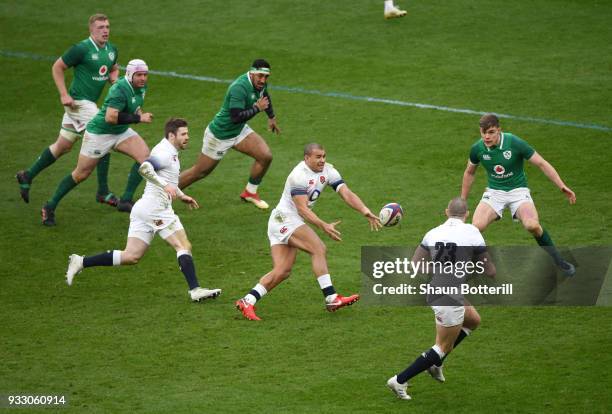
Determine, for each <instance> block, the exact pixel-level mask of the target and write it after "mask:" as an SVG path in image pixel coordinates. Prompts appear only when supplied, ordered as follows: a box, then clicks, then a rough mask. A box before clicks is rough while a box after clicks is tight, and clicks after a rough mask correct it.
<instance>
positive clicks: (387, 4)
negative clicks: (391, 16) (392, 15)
mask: <svg viewBox="0 0 612 414" xmlns="http://www.w3.org/2000/svg"><path fill="white" fill-rule="evenodd" d="M394 7H395V6H394V5H393V0H385V12H388V11H389V10H390V9H392V8H394Z"/></svg>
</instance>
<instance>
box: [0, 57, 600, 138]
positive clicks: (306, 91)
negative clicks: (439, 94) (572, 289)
mask: <svg viewBox="0 0 612 414" xmlns="http://www.w3.org/2000/svg"><path fill="white" fill-rule="evenodd" d="M0 56H4V57H14V58H20V59H30V60H44V61H55V60H56V59H57V58H54V57H51V56H43V55H38V54H36V53H28V52H12V51H8V50H0ZM121 68H122V69H125V68H124V67H121ZM149 72H150V73H152V74H154V75H158V76H165V77H169V78H179V79H190V80H196V81H200V82H211V83H222V84H230V83H232V82H233V80H229V79H219V78H215V77H212V76H200V75H190V74H185V73H177V72H174V71H162V70H150V71H149ZM270 89H271V90H277V91H284V92H291V93H299V94H307V95H317V96H324V97H327V98H340V99H347V100H352V101H361V102H373V103H382V104H387V105H396V106H408V107H412V108H420V109H433V110H437V111H444V112H454V113H460V114H468V115H484V114H485V113H486V112H483V111H475V110H473V109H465V108H452V107H449V106H440V105H431V104H424V103H417V102H408V101H400V100H397V99H386V98H375V97H371V96H359V95H351V94H348V93H342V92H322V91H317V90H314V89H303V88H295V87H290V86H281V85H270ZM496 114H497V116H498V117H500V118H507V119H516V120H518V121H526V122H533V123H537V124H548V125H558V126H565V127H573V128H581V129H593V130H597V131H605V132H612V127H608V126H605V125H597V124H584V123H580V122H573V121H561V120H556V119H546V118H535V117H532V116H523V115H511V114H500V113H497V112H496Z"/></svg>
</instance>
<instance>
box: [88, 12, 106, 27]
mask: <svg viewBox="0 0 612 414" xmlns="http://www.w3.org/2000/svg"><path fill="white" fill-rule="evenodd" d="M105 20H108V17H106V15H105V14H102V13H96V14H94V15H92V16H89V25H90V26H91V25H92V24H94V23H95V22H98V21H105Z"/></svg>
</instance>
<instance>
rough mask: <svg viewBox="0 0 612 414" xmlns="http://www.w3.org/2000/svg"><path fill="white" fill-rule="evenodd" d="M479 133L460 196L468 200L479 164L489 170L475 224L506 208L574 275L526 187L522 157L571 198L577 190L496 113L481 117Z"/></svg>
mask: <svg viewBox="0 0 612 414" xmlns="http://www.w3.org/2000/svg"><path fill="white" fill-rule="evenodd" d="M480 136H481V137H482V139H480V140H478V141H477V142H476V143H475V144H474V145H472V149H471V151H470V157H469V159H468V164H467V168H466V169H465V172H464V173H463V182H462V184H461V198H463V199H464V200H467V198H468V195H469V194H470V189H471V187H472V184H473V182H474V177H475V174H476V168H478V165H479V164H482V166H483V167H484V168H485V171H486V172H487V181H488V187H487V188H486V190H485V192H484V194H483V195H482V199H481V200H480V203H479V204H478V207H476V211H475V212H474V217H473V219H472V224H474V225H475V226H476V227H478V229H479V230H480V231H481V232H484V231H485V230H486V228H487V227H488V226H489V224H491V223H492V222H493V221H495V220H499V219H500V218H501V217H502V213H503V211H504V210H505V209H506V208H509V209H510V213H511V214H512V218H513V219H518V220H520V222H521V223H522V224H523V227H525V230H527V231H528V232H529V233H531V234H532V235H533V237H534V238H535V239H536V242H537V243H538V244H539V245H540V246H541V247H542V248H543V249H544V250H546V252H547V253H548V254H549V255H550V256H551V257H552V258H553V260H554V261H555V264H556V265H557V266H558V267H559V268H560V269H561V270H562V271H563V273H565V274H566V275H567V276H573V275H574V274H575V273H576V268H575V267H574V265H573V264H571V263H570V262H568V261H566V260H564V259H563V258H562V257H561V254H560V253H559V251H558V250H557V248H556V247H555V245H554V243H553V241H552V239H551V237H550V235H549V234H548V232H547V231H546V230H545V229H544V228H543V227H542V226H541V225H540V221H539V218H538V211H537V210H536V207H535V204H534V203H533V200H532V198H531V194H530V191H529V188H527V177H526V175H525V171H524V169H523V161H524V160H528V161H529V162H531V163H532V164H533V165H535V166H537V167H538V168H539V169H540V170H542V172H543V173H544V175H546V176H547V177H548V179H549V180H550V181H552V182H553V184H555V185H556V186H557V187H558V188H559V190H561V192H562V193H563V194H564V195H565V196H566V197H567V198H568V200H569V203H570V204H574V203H576V194H574V192H573V191H572V190H571V189H570V188H569V187H568V186H567V185H565V183H564V182H563V180H562V179H561V177H560V176H559V174H558V173H557V170H555V168H554V167H553V166H552V165H551V164H550V163H549V162H548V161H546V160H545V159H544V158H542V156H541V155H540V154H538V153H537V152H536V151H535V150H534V149H533V148H532V147H531V146H530V145H529V144H528V143H527V142H525V141H523V140H522V139H520V138H519V137H517V136H516V135H513V134H511V133H508V132H502V130H501V128H500V127H499V119H498V118H497V116H496V115H494V114H486V115H484V116H483V117H482V118H480Z"/></svg>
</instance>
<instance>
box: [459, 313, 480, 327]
mask: <svg viewBox="0 0 612 414" xmlns="http://www.w3.org/2000/svg"><path fill="white" fill-rule="evenodd" d="M463 326H464V327H466V328H468V329H469V330H470V331H473V330H475V329H476V328H478V327H479V326H480V315H479V314H478V313H477V312H472V313H471V314H470V315H469V317H468V318H465V320H464V321H463Z"/></svg>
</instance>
